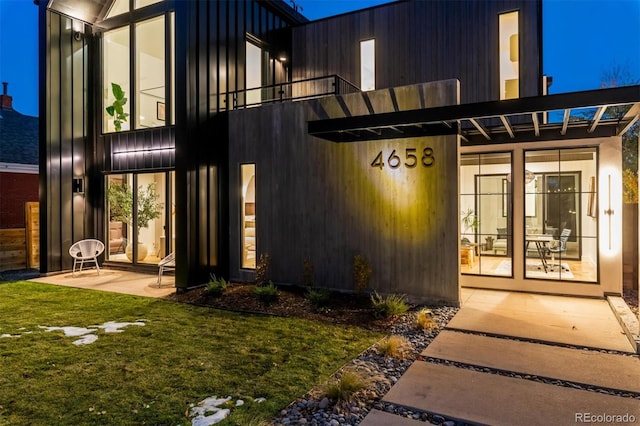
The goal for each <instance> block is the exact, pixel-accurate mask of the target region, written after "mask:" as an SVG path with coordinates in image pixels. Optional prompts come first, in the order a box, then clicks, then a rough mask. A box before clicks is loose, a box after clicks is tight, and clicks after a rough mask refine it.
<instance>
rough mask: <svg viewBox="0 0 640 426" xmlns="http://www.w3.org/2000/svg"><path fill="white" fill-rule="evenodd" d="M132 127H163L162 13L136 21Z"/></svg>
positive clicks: (164, 112) (164, 120)
mask: <svg viewBox="0 0 640 426" xmlns="http://www.w3.org/2000/svg"><path fill="white" fill-rule="evenodd" d="M135 28H136V47H135V58H136V59H135V60H136V72H135V77H136V98H135V99H136V129H140V128H144V127H159V126H164V125H165V122H166V121H167V117H166V99H165V89H166V84H165V72H164V70H165V44H164V41H165V37H164V33H165V25H164V16H159V17H157V18H154V19H149V20H147V21H144V22H140V23H138V24H136V26H135Z"/></svg>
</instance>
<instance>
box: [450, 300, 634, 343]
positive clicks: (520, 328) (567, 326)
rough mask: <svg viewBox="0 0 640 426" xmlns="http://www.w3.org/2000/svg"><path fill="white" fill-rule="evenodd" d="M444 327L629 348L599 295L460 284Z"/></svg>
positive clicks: (609, 309)
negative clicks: (459, 296) (456, 307)
mask: <svg viewBox="0 0 640 426" xmlns="http://www.w3.org/2000/svg"><path fill="white" fill-rule="evenodd" d="M447 328H449V329H459V330H470V331H478V332H483V333H488V334H495V335H504V336H514V337H523V338H527V339H533V340H539V341H542V342H554V343H563V344H569V345H575V346H583V347H590V348H601V349H607V350H615V351H622V352H630V353H635V348H633V346H632V345H631V343H630V342H629V340H628V338H627V337H626V336H625V334H624V332H623V331H622V329H621V327H620V324H619V323H618V320H617V319H616V317H615V315H614V314H613V312H612V310H611V307H610V306H609V304H608V302H607V301H606V300H601V299H587V298H577V297H563V296H551V295H541V294H531V293H514V292H507V291H496V290H473V289H465V290H464V292H463V305H462V308H461V309H460V311H459V312H458V313H457V314H456V316H455V317H454V318H453V319H452V320H451V321H450V322H449V324H448V325H447Z"/></svg>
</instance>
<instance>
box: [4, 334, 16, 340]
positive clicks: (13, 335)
mask: <svg viewBox="0 0 640 426" xmlns="http://www.w3.org/2000/svg"><path fill="white" fill-rule="evenodd" d="M6 337H20V335H19V334H1V335H0V339H1V338H6Z"/></svg>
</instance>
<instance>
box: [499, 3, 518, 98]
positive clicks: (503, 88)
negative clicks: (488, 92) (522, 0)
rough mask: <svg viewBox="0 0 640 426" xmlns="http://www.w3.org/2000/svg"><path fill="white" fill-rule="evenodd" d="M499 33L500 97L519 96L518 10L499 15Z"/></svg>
mask: <svg viewBox="0 0 640 426" xmlns="http://www.w3.org/2000/svg"><path fill="white" fill-rule="evenodd" d="M499 33H500V41H499V43H500V99H514V98H517V97H519V96H520V89H519V86H520V47H519V41H518V39H519V34H518V33H519V31H518V12H517V11H516V12H509V13H503V14H501V15H500V16H499Z"/></svg>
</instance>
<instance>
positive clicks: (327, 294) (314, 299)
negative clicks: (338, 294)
mask: <svg viewBox="0 0 640 426" xmlns="http://www.w3.org/2000/svg"><path fill="white" fill-rule="evenodd" d="M306 297H307V300H308V301H309V302H311V305H313V307H314V308H321V307H323V306H327V305H328V304H329V302H330V301H331V291H330V290H329V289H326V288H310V289H308V290H307V294H306Z"/></svg>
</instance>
